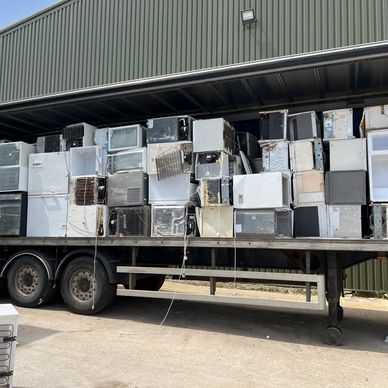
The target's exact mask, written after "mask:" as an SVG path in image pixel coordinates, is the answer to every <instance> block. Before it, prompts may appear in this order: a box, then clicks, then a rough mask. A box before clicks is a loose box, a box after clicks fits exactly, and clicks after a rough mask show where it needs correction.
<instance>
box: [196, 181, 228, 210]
mask: <svg viewBox="0 0 388 388" xmlns="http://www.w3.org/2000/svg"><path fill="white" fill-rule="evenodd" d="M199 189H200V197H201V205H202V207H205V206H220V205H224V206H230V205H231V202H232V199H233V195H232V181H231V179H230V178H229V177H222V178H203V179H201V180H200V185H199Z"/></svg>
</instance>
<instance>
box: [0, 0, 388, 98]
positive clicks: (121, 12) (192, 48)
mask: <svg viewBox="0 0 388 388" xmlns="http://www.w3.org/2000/svg"><path fill="white" fill-rule="evenodd" d="M245 8H254V9H255V12H256V17H257V23H256V24H255V25H254V26H253V27H251V28H247V27H244V26H243V25H242V23H241V19H240V11H241V10H242V9H245ZM386 20H388V0H109V1H108V0H69V1H65V2H62V3H60V4H59V5H58V6H56V7H52V8H50V9H49V10H48V11H47V12H44V13H41V14H39V15H37V16H36V17H34V18H32V19H29V20H27V21H25V22H22V23H20V24H18V25H17V26H14V27H12V28H10V29H6V30H4V31H3V32H2V33H1V34H0V65H1V67H0V102H1V101H3V102H4V101H12V100H20V99H24V98H26V97H33V96H41V95H47V94H51V93H55V92H63V91H68V90H74V89H79V88H84V87H89V86H96V85H104V84H110V83H116V82H120V81H127V80H133V79H139V78H144V77H152V76H156V75H163V74H171V73H177V72H182V71H188V70H193V69H202V68H208V67H215V66H220V65H227V64H232V63H239V62H245V61H252V60H259V59H263V58H271V57H277V56H283V55H289V54H295V53H303V52H310V51H316V50H322V49H328V48H334V47H342V46H348V45H353V44H359V43H367V42H375V41H381V40H386V39H388V32H387V30H388V26H387V23H386Z"/></svg>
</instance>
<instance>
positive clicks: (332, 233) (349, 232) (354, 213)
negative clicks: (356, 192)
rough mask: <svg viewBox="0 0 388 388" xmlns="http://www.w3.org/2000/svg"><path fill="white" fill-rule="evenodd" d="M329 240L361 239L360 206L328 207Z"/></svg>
mask: <svg viewBox="0 0 388 388" xmlns="http://www.w3.org/2000/svg"><path fill="white" fill-rule="evenodd" d="M327 217H328V237H329V238H357V239H360V238H362V213H361V205H328V206H327Z"/></svg>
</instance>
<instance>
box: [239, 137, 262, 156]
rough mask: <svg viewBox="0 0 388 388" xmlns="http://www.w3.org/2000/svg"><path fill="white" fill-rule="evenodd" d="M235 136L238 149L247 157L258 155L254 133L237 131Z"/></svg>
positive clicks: (257, 145)
mask: <svg viewBox="0 0 388 388" xmlns="http://www.w3.org/2000/svg"><path fill="white" fill-rule="evenodd" d="M236 136H237V139H238V144H239V147H240V151H243V152H244V154H245V155H246V156H247V157H248V158H249V159H253V158H258V157H259V144H258V139H257V137H256V136H255V135H252V134H251V133H250V132H237V133H236Z"/></svg>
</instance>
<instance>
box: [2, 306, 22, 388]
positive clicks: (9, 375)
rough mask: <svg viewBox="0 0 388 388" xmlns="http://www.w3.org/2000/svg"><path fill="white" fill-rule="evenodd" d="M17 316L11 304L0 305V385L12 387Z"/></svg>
mask: <svg viewBox="0 0 388 388" xmlns="http://www.w3.org/2000/svg"><path fill="white" fill-rule="evenodd" d="M18 325H19V314H18V312H17V311H16V309H15V308H14V307H13V306H12V304H0V342H1V344H2V345H1V350H0V358H1V372H0V385H1V386H2V387H11V388H12V387H13V386H14V385H13V376H14V368H15V354H16V344H17V336H18Z"/></svg>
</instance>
